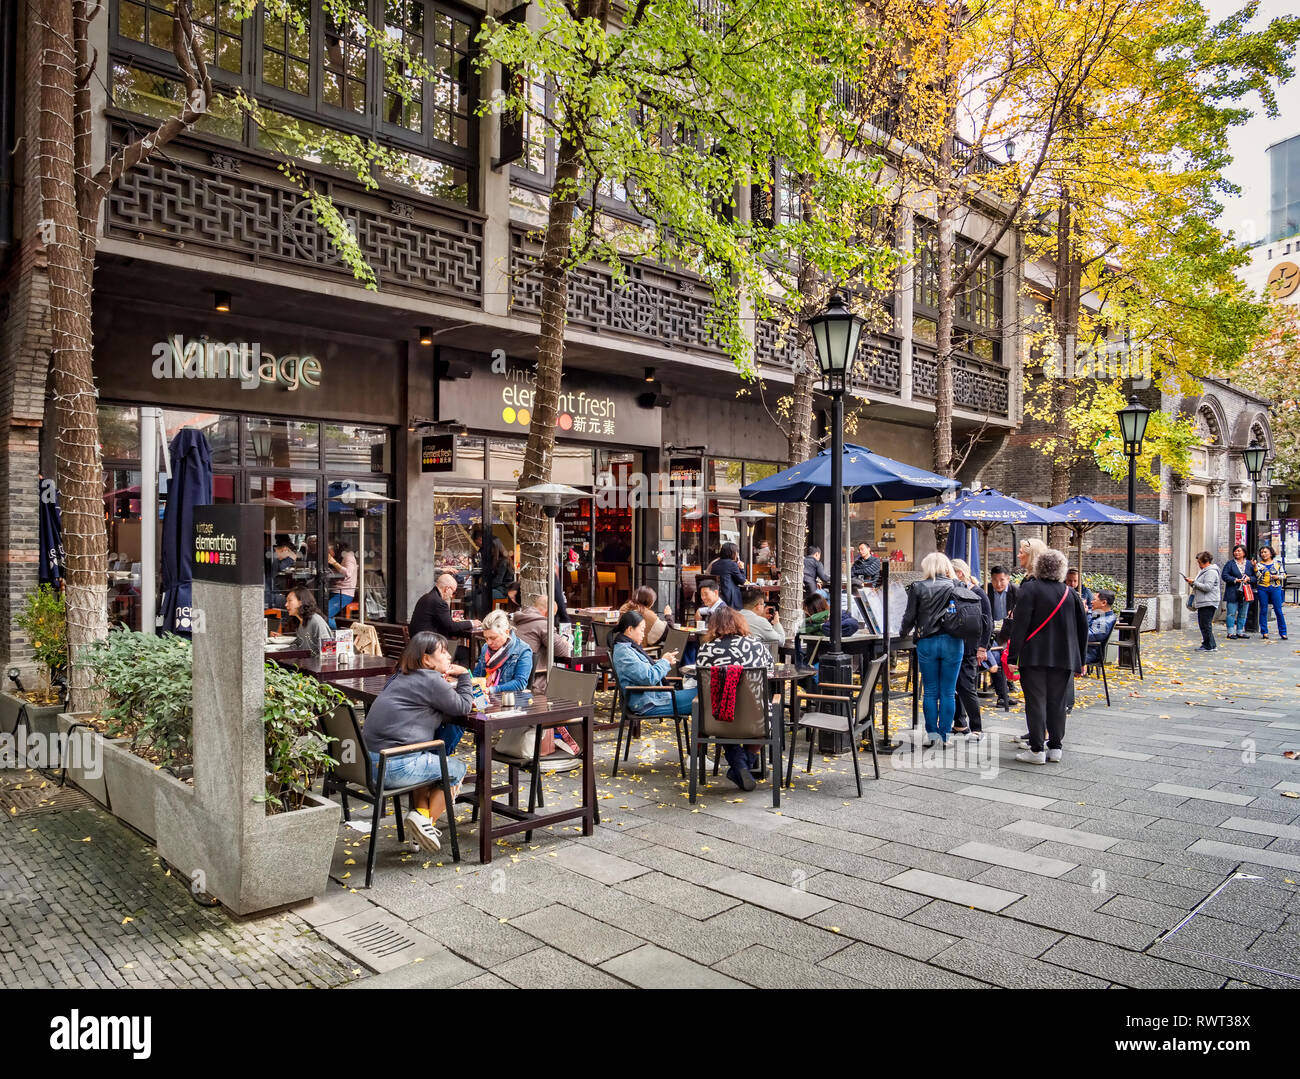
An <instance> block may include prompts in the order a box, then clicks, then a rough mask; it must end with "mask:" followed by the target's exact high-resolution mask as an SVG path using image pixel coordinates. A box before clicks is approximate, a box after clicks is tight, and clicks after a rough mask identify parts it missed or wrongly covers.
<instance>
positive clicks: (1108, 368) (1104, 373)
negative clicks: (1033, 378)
mask: <svg viewBox="0 0 1300 1079" xmlns="http://www.w3.org/2000/svg"><path fill="white" fill-rule="evenodd" d="M1151 372H1152V367H1151V346H1150V345H1148V344H1146V343H1145V342H1142V343H1139V344H1136V345H1134V344H1130V343H1128V342H1126V341H1111V342H1108V343H1107V344H1104V345H1081V346H1079V347H1078V348H1076V349H1074V351H1073V355H1071V353H1070V350H1069V349H1062V348H1061V347H1060V345H1058V344H1055V343H1053V344H1052V345H1051V346H1050V347H1049V348H1047V349H1046V350H1045V355H1044V357H1043V377H1044V378H1070V379H1074V378H1095V379H1101V380H1105V381H1113V380H1115V379H1120V378H1132V379H1149V378H1151V377H1152V376H1151Z"/></svg>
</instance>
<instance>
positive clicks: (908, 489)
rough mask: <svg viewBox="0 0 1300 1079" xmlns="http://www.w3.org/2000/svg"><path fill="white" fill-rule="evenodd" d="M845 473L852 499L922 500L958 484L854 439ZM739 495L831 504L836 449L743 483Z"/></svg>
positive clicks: (846, 490)
mask: <svg viewBox="0 0 1300 1079" xmlns="http://www.w3.org/2000/svg"><path fill="white" fill-rule="evenodd" d="M843 477H844V483H843V491H844V494H845V496H846V497H847V498H848V500H849V501H850V502H882V501H886V500H890V501H893V500H897V499H905V498H923V497H925V496H926V495H932V494H936V493H937V492H939V491H950V490H952V488H954V487H956V486H958V483H957V481H956V480H953V479H949V478H948V477H947V476H939V475H936V474H935V473H933V472H926V471H925V469H923V468H917V467H915V466H914V465H906V464H903V462H901V461H894V460H892V459H890V458H888V457H882V456H881V455H880V454H878V453H873V452H872V451H871V450H869V449H867V448H866V447H865V446H856V445H854V444H853V443H851V442H846V443H845V444H844V461H843ZM740 497H741V498H747V499H749V500H751V501H754V502H829V501H830V500H831V498H832V497H833V496H832V494H831V451H830V450H828V449H827V450H822V451H821V453H819V454H817V456H816V457H811V458H809V459H808V460H807V461H801V462H800V463H799V464H797V465H794V466H793V467H791V468H787V469H785V470H783V471H781V472H777V473H776V474H775V475H772V476H768V477H766V478H765V479H761V480H759V481H758V482H756V483H751V484H750V485H749V486H748V487H742V488H741V489H740Z"/></svg>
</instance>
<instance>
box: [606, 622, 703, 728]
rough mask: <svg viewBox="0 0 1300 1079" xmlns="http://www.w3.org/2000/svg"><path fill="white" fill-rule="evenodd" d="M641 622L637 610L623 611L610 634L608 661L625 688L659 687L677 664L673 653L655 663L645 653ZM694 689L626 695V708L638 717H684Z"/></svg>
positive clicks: (643, 629) (693, 698) (689, 705)
mask: <svg viewBox="0 0 1300 1079" xmlns="http://www.w3.org/2000/svg"><path fill="white" fill-rule="evenodd" d="M644 640H645V619H644V618H643V617H642V616H641V614H640V613H639V612H638V611H635V610H632V611H624V612H623V615H622V617H621V618H619V620H618V625H617V626H616V627H615V629H614V632H613V633H612V634H611V635H610V638H609V644H610V662H611V663H613V665H614V672H615V673H616V674H617V675H618V680H619V682H620V683H621V684H622V685H625V686H661V685H663V684H664V676H665V675H666V674H667V673H668V672H669V671H670V670H671V669H672V666H673V664H674V663H675V662H676V661H677V653H676V652H665V653H664V654H663V656H661V657H660V658H659V659H657V660H652V659H651V658H650V657H649V656H647V655H646V654H645V652H644V651H643V649H642V647H641V645H642V643H643V642H644ZM695 692H696V691H695V689H670V688H669V687H667V686H664V689H663V691H662V692H659V691H655V690H638V691H637V692H635V693H630V694H628V707H629V708H630V709H631V710H632V711H633V712H635V713H636V714H637V715H639V716H671V715H685V714H686V713H688V712H690V710H691V706H692V705H693V704H694V702H695Z"/></svg>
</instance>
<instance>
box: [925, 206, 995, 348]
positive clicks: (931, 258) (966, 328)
mask: <svg viewBox="0 0 1300 1079" xmlns="http://www.w3.org/2000/svg"><path fill="white" fill-rule="evenodd" d="M938 236H939V232H938V224H937V222H934V221H931V220H930V219H929V218H925V217H922V216H921V215H920V214H917V215H916V216H915V217H914V218H913V221H912V256H913V262H914V269H913V277H912V318H913V321H914V322H915V320H916V319H917V318H922V319H929V320H933V321H934V322H935V323H936V324H937V323H938V319H939V308H938V291H939V288H938V281H937V277H938V266H937V262H936V259H937V243H938ZM978 247H979V245H978V244H976V243H975V242H974V241H973V240H969V239H967V238H966V237H964V236H960V235H959V236H957V238H956V242H955V244H954V248H953V263H954V266H959V265H962V264H963V261H964V259H965V258H966V257H968V256H969V254H970V252H972V251H973V250H976V249H978ZM1006 261H1007V260H1006V256H1004V255H999V254H998V253H997V252H994V251H990V252H989V253H988V254H987V255H986V256H985V257H984V259H983V261H982V262H981V263H980V265H979V266H978V267H977V268H976V270H975V273H974V274H973V275H972V276H971V280H970V281H969V282H968V283H967V287H966V288H965V289H963V290H962V293H961V295H960V296H959V297H957V302H956V304H955V306H954V310H953V317H952V326H953V351H954V352H955V353H957V354H959V355H961V356H964V357H968V358H970V359H973V360H976V361H978V362H979V363H986V364H987V363H991V364H993V365H994V366H997V367H1003V366H1005V364H1004V363H1003V348H1002V345H1003V333H1004V329H1003V317H1002V309H1003V305H1004V303H1005V301H1006V292H1005V288H1006V284H1005V280H1004V279H1005V275H1006ZM927 295H928V296H929V297H930V298H933V299H934V300H935V302H934V303H927V302H926V297H927ZM979 310H986V311H988V312H989V313H990V314H991V316H992V325H988V324H986V323H984V322H981V321H979V320H978V319H976V318H972V317H971V312H974V311H979ZM976 338H978V339H979V340H981V341H988V342H989V343H990V344H991V345H992V351H993V357H992V359H990V358H989V357H987V356H981V355H980V354H979V353H978V352H977V351H976V350H975V349H974V348H973V347H970V344H971V341H972V340H973V339H976ZM927 344H928V343H927Z"/></svg>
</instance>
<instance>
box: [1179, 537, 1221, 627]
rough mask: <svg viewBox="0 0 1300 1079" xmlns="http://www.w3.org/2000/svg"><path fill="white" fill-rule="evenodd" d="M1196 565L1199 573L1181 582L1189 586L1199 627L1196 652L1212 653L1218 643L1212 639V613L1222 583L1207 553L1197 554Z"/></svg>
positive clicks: (1215, 609) (1215, 606)
mask: <svg viewBox="0 0 1300 1079" xmlns="http://www.w3.org/2000/svg"><path fill="white" fill-rule="evenodd" d="M1196 564H1197V566H1199V567H1200V572H1198V573H1197V574H1196V576H1195V577H1188V576H1186V575H1185V574H1184V576H1183V580H1184V581H1186V582H1187V583H1188V585H1190V586H1191V589H1192V597H1191V598H1192V606H1193V607H1194V608H1195V609H1196V621H1197V622H1198V623H1199V624H1200V627H1201V646H1200V647H1199V648H1198V649H1196V651H1198V652H1213V651H1214V650H1215V649H1216V648H1218V647H1219V642H1218V641H1216V640H1215V639H1214V612H1215V611H1217V610H1218V609H1219V600H1220V599H1221V598H1222V596H1223V583H1222V580H1221V578H1220V577H1219V569H1218V567H1217V566H1215V564H1214V559H1213V558H1211V557H1210V552H1209V551H1202V552H1201V553H1200V554H1198V555H1197V556H1196Z"/></svg>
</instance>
